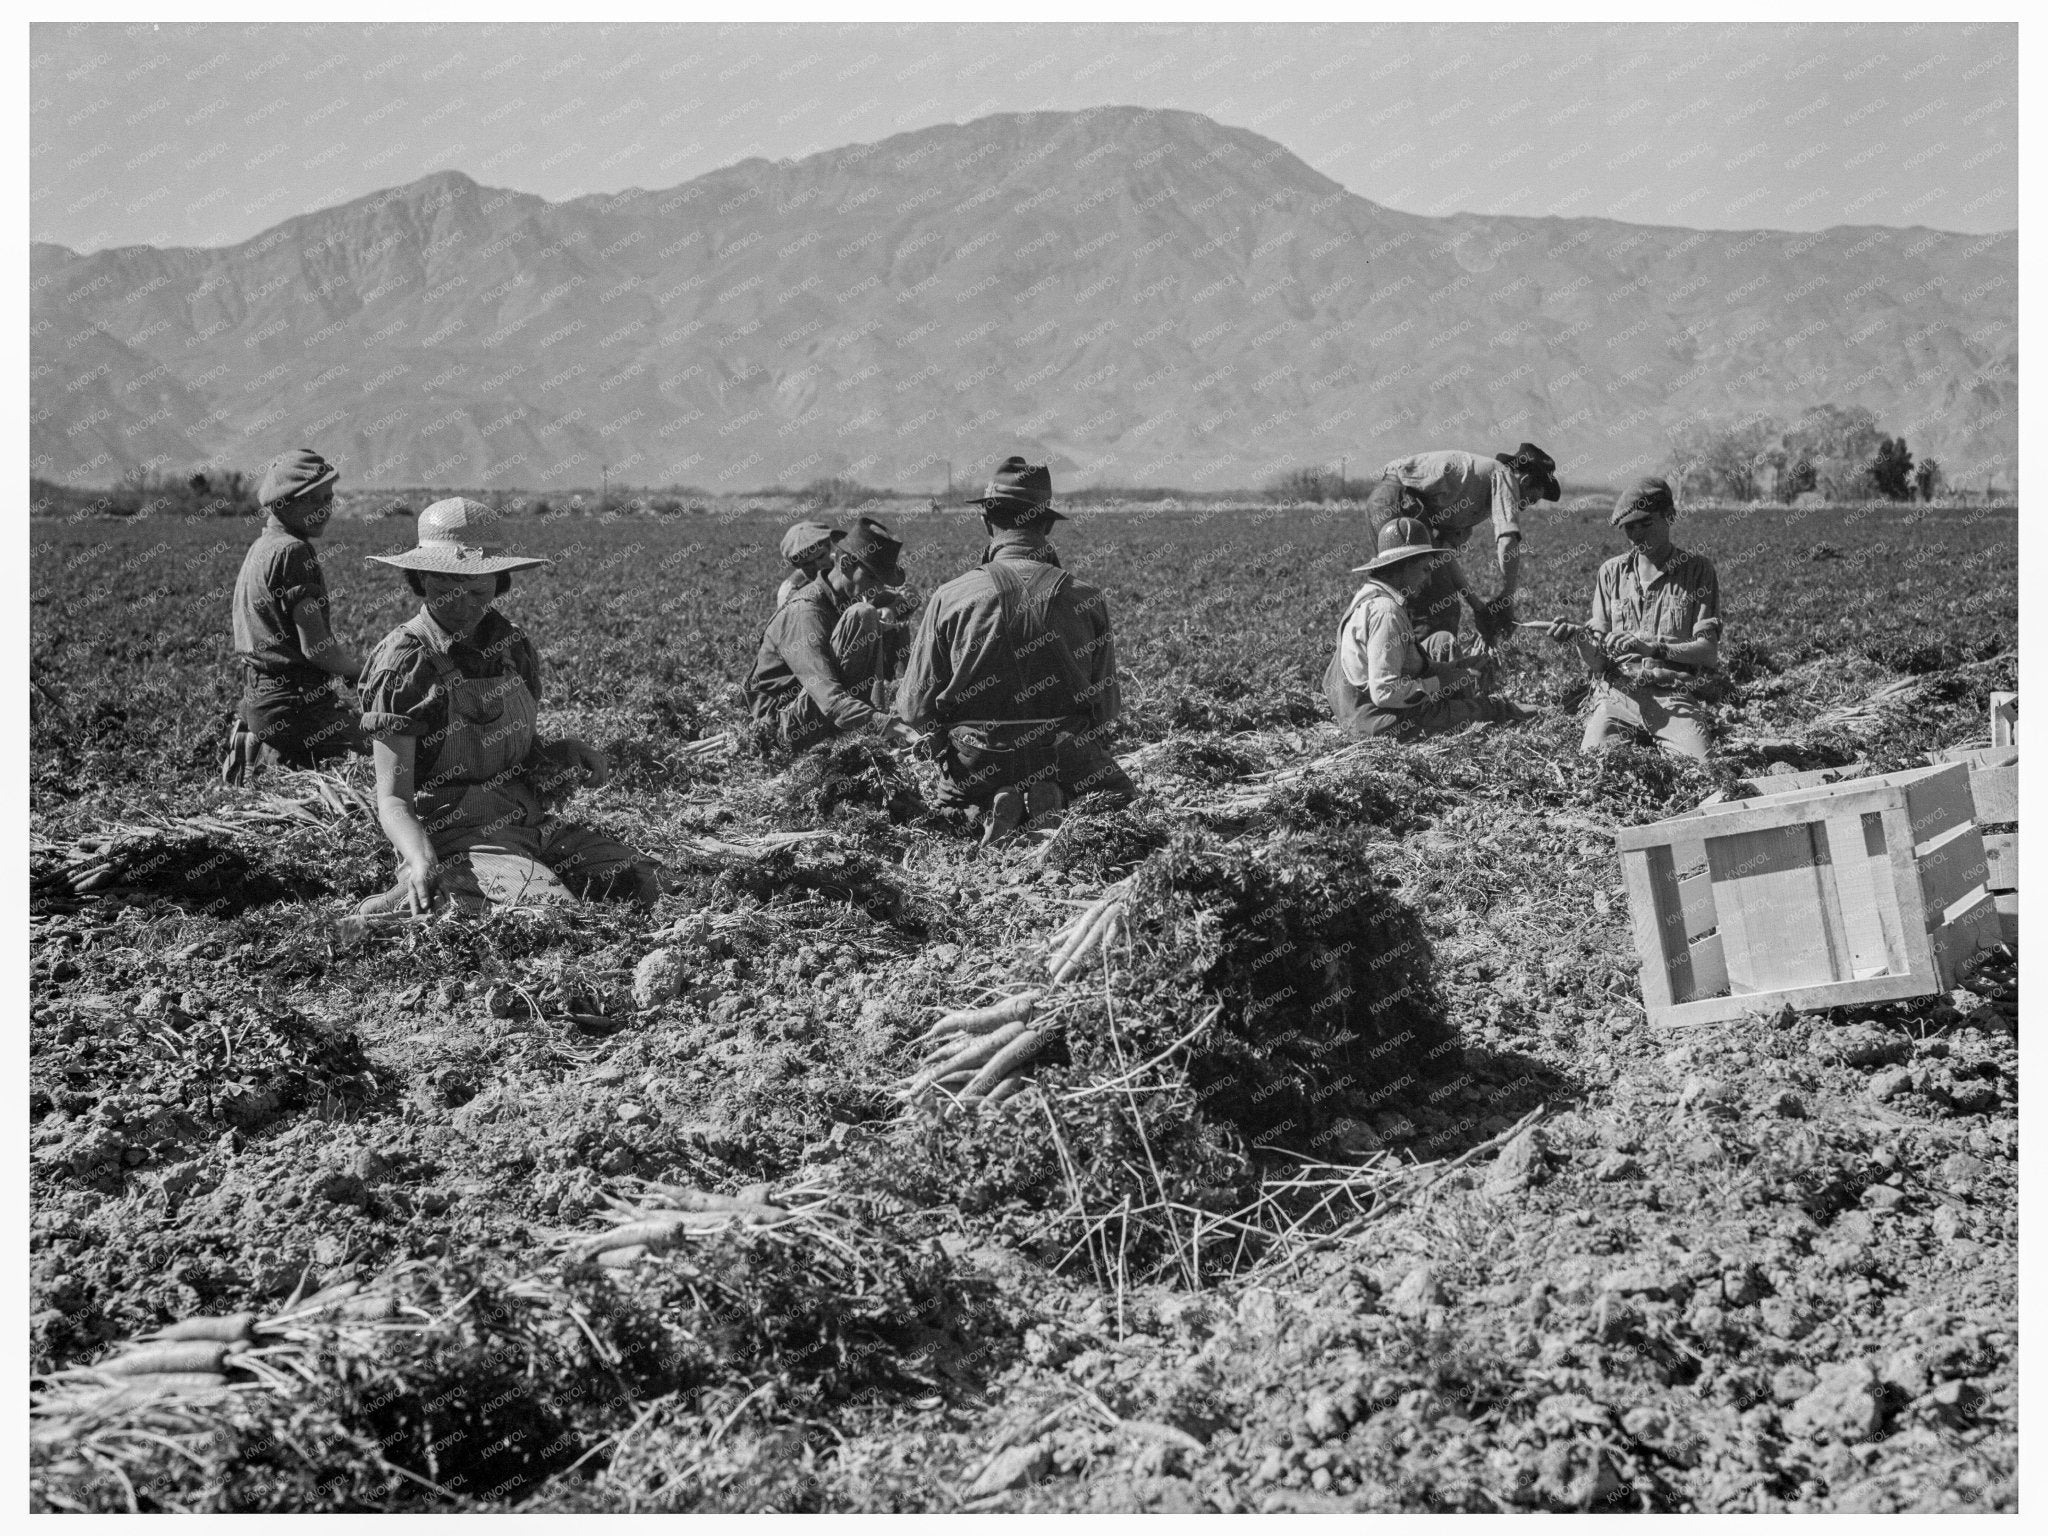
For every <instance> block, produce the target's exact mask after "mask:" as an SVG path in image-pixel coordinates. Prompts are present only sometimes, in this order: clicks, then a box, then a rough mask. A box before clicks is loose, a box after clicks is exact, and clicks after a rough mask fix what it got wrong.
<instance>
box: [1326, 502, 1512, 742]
mask: <svg viewBox="0 0 2048 1536" xmlns="http://www.w3.org/2000/svg"><path fill="white" fill-rule="evenodd" d="M1449 558H1451V556H1450V554H1449V552H1448V551H1446V550H1444V549H1441V548H1439V547H1438V546H1437V545H1436V544H1435V543H1434V542H1433V541H1432V539H1431V537H1430V530H1429V528H1428V527H1427V525H1425V524H1424V523H1422V522H1420V521H1419V520H1417V519H1415V518H1409V517H1397V518H1394V519H1393V520H1392V521H1390V522H1389V523H1387V525H1386V526H1385V527H1384V528H1382V529H1381V530H1380V537H1379V553H1378V554H1377V555H1375V556H1374V557H1373V558H1372V559H1371V560H1369V561H1367V562H1366V563H1365V564H1364V565H1361V566H1358V567H1356V568H1355V572H1362V573H1364V574H1365V575H1367V576H1369V577H1370V578H1372V579H1371V580H1369V581H1367V582H1366V583H1365V585H1364V586H1362V587H1360V588H1359V589H1358V595H1357V596H1355V597H1354V598H1352V600H1351V608H1350V611H1349V612H1347V613H1346V614H1345V615H1344V622H1343V624H1342V625H1341V626H1340V627H1339V628H1338V631H1337V651H1336V654H1335V655H1334V656H1332V657H1331V658H1330V665H1329V667H1328V669H1327V670H1326V671H1325V672H1324V673H1323V692H1324V694H1325V695H1326V696H1327V697H1328V698H1329V701H1330V708H1331V709H1332V710H1333V711H1335V713H1336V716H1337V724H1339V725H1340V726H1342V727H1343V728H1344V732H1345V734H1346V735H1348V736H1351V737H1353V738H1356V739H1361V740H1362V739H1365V738H1367V737H1373V736H1386V737H1390V738H1392V739H1393V740H1395V741H1419V740H1421V739H1422V738H1423V737H1425V736H1441V735H1443V734H1445V733H1446V732H1449V731H1456V730H1462V729H1463V728H1464V727H1466V726H1468V725H1472V724H1475V723H1479V722H1497V723H1503V724H1511V723H1514V722H1517V721H1521V720H1526V719H1528V718H1529V715H1530V713H1531V712H1530V711H1527V710H1524V709H1523V708H1521V706H1519V705H1517V704H1515V703H1513V702H1511V701H1510V700H1507V699H1504V698H1500V697H1499V696H1497V695H1495V694H1491V693H1488V692H1486V691H1485V687H1486V684H1487V683H1488V682H1489V681H1490V674H1491V668H1490V667H1489V666H1488V664H1487V663H1486V662H1485V661H1483V660H1482V659H1479V658H1476V657H1472V656H1468V655H1465V654H1464V653H1462V652H1460V651H1459V650H1458V648H1457V636H1456V635H1455V634H1453V633H1452V632H1451V631H1449V630H1441V629H1440V630H1437V631H1436V632H1435V633H1433V634H1431V635H1430V636H1428V638H1427V639H1426V640H1424V641H1422V642H1421V643H1419V644H1418V643H1417V641H1416V638H1415V627H1414V623H1413V621H1412V620H1411V618H1410V616H1409V609H1410V606H1411V605H1412V604H1413V603H1414V602H1415V600H1416V596H1417V594H1418V593H1420V592H1422V591H1424V590H1425V588H1426V587H1427V586H1428V584H1429V582H1430V580H1431V578H1432V577H1433V576H1434V575H1435V574H1436V570H1437V567H1438V565H1439V563H1440V562H1441V561H1444V560H1447V559H1449Z"/></svg>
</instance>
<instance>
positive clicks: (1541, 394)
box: [30, 108, 2017, 488]
mask: <svg viewBox="0 0 2048 1536" xmlns="http://www.w3.org/2000/svg"><path fill="white" fill-rule="evenodd" d="M1063 151H1064V153H1063ZM2016 249H2017V239H2016V236H2015V235H2010V234H1992V235H1963V234H1954V233H1949V232H1943V231H1935V230H1921V229H1912V228H1903V229H1895V228H1891V227H1888V226H1842V227H1840V228H1838V229H1834V230H1825V231H1816V232H1811V233H1795V232H1786V231H1771V230H1767V229H1760V230H1756V231H1735V232H1730V231H1693V230H1685V229H1683V228H1679V227H1675V226H1655V225H1632V224H1627V223H1624V222H1621V221H1614V220H1605V219H1566V218H1557V217H1544V216H1534V217H1531V216H1508V215H1481V214H1466V213H1459V214H1451V215H1446V216H1443V217H1441V218H1433V217H1430V216H1427V215H1420V214H1410V213H1405V212H1402V211H1400V210H1395V209H1390V208H1386V207H1383V206H1382V205H1379V204H1376V203H1373V202H1371V201H1369V200H1367V199H1364V198H1361V197H1358V196H1356V195H1355V194H1352V193H1350V192H1348V191H1346V190H1345V189H1344V188H1343V187H1341V186H1340V185H1339V184H1338V183H1336V182H1334V181H1333V180H1331V179H1330V178H1328V177H1326V176H1323V175H1322V174H1321V173H1320V172H1318V171H1316V170H1314V168H1313V167H1310V166H1308V165H1306V164H1305V163H1303V162H1301V161H1300V160H1299V159H1298V158H1296V157H1294V156H1293V155H1291V154H1290V153H1289V152H1288V151H1287V150H1286V149H1285V148H1284V146H1281V145H1278V144H1276V143H1274V142H1273V141H1272V140H1269V139H1265V138H1263V137H1262V136H1261V135H1259V134H1257V133H1256V132H1254V131H1253V130H1249V129H1243V128H1237V127H1233V126H1231V125H1227V124H1221V123H1216V122H1214V121H1213V120H1211V119H1208V118H1204V117H1201V116H1199V115H1198V114H1193V113H1181V112H1172V111H1153V110H1149V109H1147V110H1144V111H1139V110H1137V109H1102V108H1098V109H1091V110H1090V111H1089V112H1088V113H1084V114H1071V113H1010V114H998V115H997V116H995V117H991V118H982V119H977V120H975V121H973V122H971V123H967V124H939V125H933V126H929V127H925V128H920V129H915V130H911V131H908V132H906V133H902V134H896V135H891V136H889V137H887V138H885V139H881V140H877V141H874V142H872V143H870V144H865V145H845V146H839V147H837V148H835V149H830V150H822V151H819V152H817V153H816V154H813V155H809V156H805V157H803V158H801V159H797V160H791V161H786V162H770V161H765V160H761V159H758V158H756V159H753V160H748V161H741V162H738V163H736V164H734V165H731V166H726V167H721V168H720V169H718V170H715V171H712V172H709V173H706V174H705V175H703V176H699V177H695V178H692V179H691V180H689V181H686V182H683V183H680V184H678V185H677V186H675V187H672V188H657V189H639V188H628V189H623V190H622V191H620V192H617V193H606V194H586V195H584V196H582V197H579V198H574V199H570V200H568V201H565V202H561V203H551V202H549V201H547V200H546V199H544V198H540V197H538V196H536V195H534V194H530V193H522V192H518V191H516V190H512V189H505V188H493V187H487V186H485V185H483V184H481V183H478V182H477V181H476V180H475V179H474V178H473V177H471V176H470V175H468V173H466V172H463V171H461V170H459V169H456V168H448V169H444V170H441V171H436V172H432V173H430V174H428V175H427V176H424V177H421V178H418V179H416V180H415V181H413V182H410V183H407V184H405V185H404V186H401V187H394V188H387V189H384V190H382V191H379V192H376V193H371V194H367V195H365V196H364V197H361V198H357V199H352V200H350V201H348V202H344V203H341V204H336V205H333V206H332V207H329V208H324V209H318V210H314V211H312V212H309V213H305V214H300V215H295V216H294V217H293V218H291V219H287V220H284V221H281V222H280V223H279V224H278V225H276V226H273V228H271V229H270V230H267V231H265V232H264V233H263V234H261V235H258V236H255V237H253V238H252V239H250V240H248V241H245V242H242V243H241V244H239V245H236V246H229V247H219V248H206V247H174V248H163V249H159V248H156V247H148V246H139V247H124V248H120V249H119V250H111V251H102V252H94V253H91V254H87V255H80V254H79V253H76V252H72V251H69V250H68V249H66V248H64V247H62V246H58V245H54V244H51V243H47V242H39V243H35V244H33V245H32V246H31V262H30V265H31V274H32V278H31V322H32V323H31V351H32V374H31V402H32V421H31V455H32V459H33V460H34V461H35V462H36V463H37V465H39V466H40V467H39V468H37V471H36V472H37V473H48V474H49V475H50V476H51V477H53V478H58V479H65V478H70V479H72V480H74V481H76V482H78V483H87V484H91V483H107V482H109V481H111V480H112V479H113V478H115V477H116V476H118V475H119V474H120V473H122V472H123V471H124V470H125V469H126V468H128V467H130V466H132V465H134V464H137V463H141V462H145V461H148V460H151V459H155V460H157V461H158V462H159V463H160V464H161V465H163V466H168V467H177V468H183V467H185V466H186V465H187V464H198V463H202V462H229V463H234V464H237V465H241V466H243V467H248V466H249V465H252V464H260V463H262V462H263V461H265V460H267V459H268V458H269V457H270V456H271V455H272V454H274V453H275V452H277V451H279V450H280V449H282V448H284V447H289V446H293V445H294V444H295V443H296V442H297V441H300V440H302V439H304V438H308V437H311V436H313V435H316V434H324V435H325V436H326V438H327V439H328V440H330V441H331V443H332V451H331V452H330V457H334V458H336V461H337V462H343V461H344V460H346V461H349V463H351V464H352V465H353V466H354V467H355V468H354V471H353V473H354V475H355V477H356V479H357V483H359V484H366V485H381V484H421V483H433V482H435V481H436V480H445V481H448V482H450V483H452V482H454V481H458V480H459V481H460V482H461V483H464V484H472V485H493V484H502V485H506V486H532V487H534V488H553V487H554V486H557V485H566V484H583V483H587V482H589V481H591V480H593V479H595V478H596V476H595V474H594V473H593V471H595V469H596V468H597V466H598V465H599V464H607V465H610V466H612V472H613V474H614V478H627V479H630V480H632V481H634V482H636V483H647V484H660V483H669V482H671V481H683V482H688V483H694V484H704V485H706V486H707V487H711V488H739V487H743V486H746V485H758V484H762V483H766V482H767V481H769V480H776V481H780V482H782V483H792V482H794V483H802V482H803V480H804V479H806V478H814V477H816V476H820V475H824V474H831V473H845V474H853V475H855V476H857V477H861V478H866V479H869V480H871V481H874V482H877V483H895V484H902V485H906V486H913V485H917V484H920V483H924V482H926V481H933V482H935V481H936V480H938V479H939V478H940V477H941V474H942V472H943V467H944V465H945V464H947V463H948V462H951V463H952V464H955V465H966V464H971V463H977V462H980V461H982V460H984V459H990V458H993V457H996V456H999V455H1000V454H1002V453H1006V452H1010V451H1023V452H1026V453H1030V454H1033V455H1034V456H1041V457H1044V458H1045V459H1046V460H1047V461H1049V462H1052V463H1053V464H1054V465H1055V466H1056V469H1057V471H1058V472H1060V473H1061V474H1062V476H1063V482H1064V483H1074V482H1075V481H1076V480H1077V479H1079V480H1082V481H1094V482H1101V481H1133V480H1144V481H1148V482H1151V483H1159V482H1160V481H1162V480H1165V481H1173V480H1178V481H1180V482H1181V483H1189V484H1201V483H1213V484H1245V485H1250V484H1257V483H1259V482H1260V480H1261V479H1263V478H1264V477H1266V476H1267V475H1268V474H1270V473H1272V472H1274V471H1277V470H1278V469H1280V468H1284V467H1287V466H1289V465H1291V464H1294V463H1306V462H1318V463H1319V462H1325V461H1332V460H1335V459H1336V458H1338V457H1340V456H1346V457H1349V458H1350V459H1351V460H1352V461H1353V462H1354V463H1356V464H1360V465H1369V464H1371V463H1374V462H1378V461H1381V460H1384V459H1386V458H1392V457H1395V456H1396V455H1397V454H1398V453H1402V452H1411V451H1415V450H1416V449H1419V448H1426V447H1436V446H1467V447H1474V448H1481V447H1486V448H1491V447H1494V446H1502V447H1511V446H1513V443H1514V441H1518V440H1521V439H1522V438H1528V439H1531V440H1534V441H1537V442H1540V443H1543V444H1544V445H1545V446H1546V447H1548V448H1550V449H1551V451H1552V452H1553V453H1555V454H1557V456H1558V457H1559V459H1560V462H1561V463H1563V464H1565V465H1566V468H1567V471H1568V472H1571V473H1573V474H1574V477H1575V478H1587V479H1592V478H1606V479H1612V478H1617V477H1618V476H1619V475H1620V474H1622V473H1626V472H1629V470H1630V469H1632V468H1640V467H1644V466H1646V465H1648V464H1649V463H1651V462H1654V461H1657V460H1658V459H1659V456H1660V455H1661V454H1662V453H1663V452H1664V451H1665V449H1666V447H1667V445H1668V441H1669V436H1670V433H1671V432H1672V431H1673V430H1675V429H1676V428H1677V427H1678V426H1679V425H1682V424H1683V423H1684V422H1685V421H1687V420H1690V419H1696V418H1699V417H1701V416H1709V415H1720V416H1739V415H1743V414H1747V413H1752V412H1756V411H1775V412H1777V413H1779V414H1796V409H1797V408H1798V407H1799V406H1802V405H1805V404H1813V403H1818V402H1820V401H1822V400H1833V401H1835V402H1836V403H1838V404H1867V405H1870V406H1871V407H1872V408H1873V409H1875V410H1877V412H1878V414H1879V416H1880V418H1881V419H1882V420H1883V421H1884V423H1885V425H1886V427H1887V428H1888V429H1889V430H1892V431H1895V432H1897V431H1904V432H1905V433H1906V434H1907V435H1908V437H1909V440H1911V441H1912V443H1913V445H1914V447H1915V449H1916V451H1921V452H1928V451H1932V452H1935V453H1937V454H1939V455H1940V456H1942V458H1943V461H1944V463H1953V464H1954V465H1955V466H1956V467H1958V468H1962V467H1964V466H1967V465H1971V464H1978V463H1981V464H1987V465H2000V466H2010V464H2011V463H2012V461H2013V454H2014V452H2015V450H2016V435H2017V418H2016V413H2015V412H2014V409H2013V401H2014V400H2015V398H2016V390H2017V326H2016V293H2017V283H2016V271H2017V258H2016ZM1788 263H1789V264H1791V265H1792V267H1793V268H1794V269H1795V270H1797V271H1799V272H1800V274H1801V276H1800V280H1799V281H1798V282H1791V281H1781V279H1783V278H1785V277H1786V275H1787V272H1786V266H1787V264H1788ZM963 379H966V380H969V381H970V382H968V383H965V384H963V383H961V380H963ZM1026 381H1030V382H1028V383H1027V382H1026ZM570 399H573V400H574V401H575V402H576V403H574V404H571V405H568V406H566V407H564V406H563V405H562V404H561V402H563V401H565V400H570ZM295 434H296V435H295ZM793 448H798V449H801V451H795V452H792V451H791V450H792V449H793ZM323 451H328V450H326V449H323ZM1190 470H1192V471H1193V472H1192V473H1190V472H1189V471H1190ZM2008 474H2009V471H2008ZM549 476H552V477H554V478H537V477H549Z"/></svg>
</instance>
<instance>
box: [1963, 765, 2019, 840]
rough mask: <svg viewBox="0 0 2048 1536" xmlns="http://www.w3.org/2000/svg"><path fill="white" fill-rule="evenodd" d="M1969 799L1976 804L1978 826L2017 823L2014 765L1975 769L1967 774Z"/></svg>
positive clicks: (2016, 777)
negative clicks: (2003, 822)
mask: <svg viewBox="0 0 2048 1536" xmlns="http://www.w3.org/2000/svg"><path fill="white" fill-rule="evenodd" d="M1970 798H1971V799H1972V800H1973V801H1975V802H1976V808H1977V815H1976V821H1977V825H1978V826H1980V827H1981V826H1983V825H1984V824H1985V823H1987V822H1994V821H2018V820H2019V819H2020V770H2019V767H2018V765H2017V764H2014V765H2011V766H2008V767H2004V768H1978V769H1975V770H1973V771H1972V772H1971V774H1970Z"/></svg>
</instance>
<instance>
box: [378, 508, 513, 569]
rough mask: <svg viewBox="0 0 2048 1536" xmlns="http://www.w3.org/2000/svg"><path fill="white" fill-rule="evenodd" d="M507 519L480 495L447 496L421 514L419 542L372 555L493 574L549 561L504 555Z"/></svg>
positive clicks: (399, 564) (382, 560) (398, 563)
mask: <svg viewBox="0 0 2048 1536" xmlns="http://www.w3.org/2000/svg"><path fill="white" fill-rule="evenodd" d="M504 525H505V519H504V518H502V517H500V516H499V515H498V514H497V513H496V512H494V511H492V510H491V509H490V508H489V507H487V506H485V505H484V504H483V503H482V502H480V501H471V500H469V498H467V497H466V496H450V497H448V498H447V499H446V500H445V501H437V502H435V503H434V504H433V505H432V506H430V507H428V508H427V509H426V511H424V512H422V513H421V514H420V523H419V542H418V543H417V544H416V545H415V546H414V547H413V548H411V549H408V550H407V551H406V552H405V553H404V554H402V555H371V556H370V557H369V558H370V559H372V560H375V561H377V562H378V563H379V564H380V565H389V566H395V567H396V568H397V569H399V570H401V571H426V572H429V573H431V574H434V575H439V576H495V575H497V574H498V573H499V572H500V571H523V570H527V569H529V568H530V567H533V566H536V565H546V564H548V563H549V562H548V561H546V560H543V559H541V558H540V557H539V556H537V555H508V554H506V553H505V552H504V546H503V545H502V544H501V543H500V542H499V541H500V539H501V537H502V535H503V531H504Z"/></svg>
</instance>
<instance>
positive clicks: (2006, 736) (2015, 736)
mask: <svg viewBox="0 0 2048 1536" xmlns="http://www.w3.org/2000/svg"><path fill="white" fill-rule="evenodd" d="M2019 744H2020V696H2019V695H2018V694H2016V693H1994V694H1993V695H1991V745H1993V746H1994V747H2016V746H2018V745H2019Z"/></svg>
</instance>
